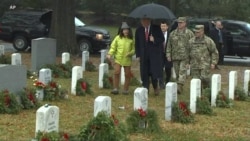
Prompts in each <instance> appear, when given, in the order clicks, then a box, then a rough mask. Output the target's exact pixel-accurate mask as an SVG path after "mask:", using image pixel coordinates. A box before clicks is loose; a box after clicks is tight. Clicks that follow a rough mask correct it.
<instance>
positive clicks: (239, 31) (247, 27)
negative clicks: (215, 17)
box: [171, 18, 250, 57]
mask: <svg viewBox="0 0 250 141" xmlns="http://www.w3.org/2000/svg"><path fill="white" fill-rule="evenodd" d="M211 21H212V20H211V19H206V18H190V19H189V20H188V28H190V29H193V28H194V26H195V25H197V24H202V25H204V27H205V29H204V30H205V34H206V35H207V36H209V32H210V30H211V29H212V28H214V25H213V24H212V22H211ZM221 21H222V25H223V27H224V29H225V30H226V31H227V32H228V33H229V34H227V35H226V36H227V43H226V45H227V46H226V47H225V48H224V50H223V51H224V54H225V55H230V56H240V57H243V56H248V57H250V24H249V23H247V22H244V21H236V20H221ZM176 27H177V23H176V22H173V24H172V27H171V31H172V30H174V29H175V28H176Z"/></svg>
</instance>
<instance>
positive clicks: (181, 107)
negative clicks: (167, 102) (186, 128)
mask: <svg viewBox="0 0 250 141" xmlns="http://www.w3.org/2000/svg"><path fill="white" fill-rule="evenodd" d="M171 119H172V121H174V122H179V123H183V124H186V123H194V115H193V114H192V113H191V111H190V108H189V107H188V103H187V102H184V101H180V102H173V103H172V117H171Z"/></svg>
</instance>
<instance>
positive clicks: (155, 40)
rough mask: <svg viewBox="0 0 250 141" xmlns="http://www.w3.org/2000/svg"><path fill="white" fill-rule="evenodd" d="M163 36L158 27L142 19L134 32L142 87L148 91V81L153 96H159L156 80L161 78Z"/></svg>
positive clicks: (146, 19) (148, 20) (147, 19)
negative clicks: (152, 90) (151, 87)
mask: <svg viewBox="0 0 250 141" xmlns="http://www.w3.org/2000/svg"><path fill="white" fill-rule="evenodd" d="M163 42H164V36H163V34H162V31H161V28H160V26H157V25H152V24H151V19H149V18H142V19H141V26H139V27H138V28H137V29H136V32H135V52H136V57H137V58H138V59H139V60H140V73H141V79H142V85H143V87H145V88H147V89H148V90H149V83H150V82H149V80H150V78H151V82H152V85H153V88H154V94H155V95H158V94H159V87H158V79H159V78H162V74H163V72H162V52H163V47H162V44H163Z"/></svg>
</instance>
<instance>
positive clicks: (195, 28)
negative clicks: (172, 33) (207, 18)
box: [194, 25, 204, 32]
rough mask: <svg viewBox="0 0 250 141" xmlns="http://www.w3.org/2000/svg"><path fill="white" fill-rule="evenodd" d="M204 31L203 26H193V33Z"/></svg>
mask: <svg viewBox="0 0 250 141" xmlns="http://www.w3.org/2000/svg"><path fill="white" fill-rule="evenodd" d="M200 31H204V25H195V27H194V32H200Z"/></svg>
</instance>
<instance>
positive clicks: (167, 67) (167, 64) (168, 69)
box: [159, 21, 173, 89]
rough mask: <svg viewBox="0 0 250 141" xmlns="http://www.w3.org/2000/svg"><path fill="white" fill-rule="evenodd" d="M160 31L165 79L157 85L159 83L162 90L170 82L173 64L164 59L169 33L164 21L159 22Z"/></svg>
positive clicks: (161, 79)
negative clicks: (162, 37) (162, 38)
mask: <svg viewBox="0 0 250 141" xmlns="http://www.w3.org/2000/svg"><path fill="white" fill-rule="evenodd" d="M160 27H161V31H162V34H163V36H164V39H165V40H164V42H163V57H162V58H163V67H162V68H164V69H165V75H166V79H165V82H164V80H163V78H160V79H159V81H160V82H159V83H160V87H161V88H162V89H163V88H165V85H166V83H168V82H169V81H170V78H171V68H172V66H173V63H172V62H171V61H168V60H167V58H166V46H167V42H168V37H169V31H168V23H167V22H166V21H162V22H161V25H160Z"/></svg>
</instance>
